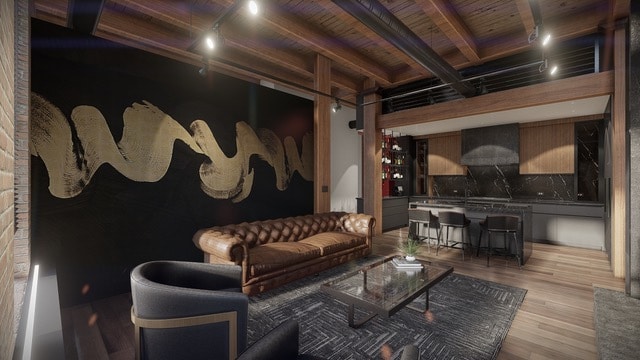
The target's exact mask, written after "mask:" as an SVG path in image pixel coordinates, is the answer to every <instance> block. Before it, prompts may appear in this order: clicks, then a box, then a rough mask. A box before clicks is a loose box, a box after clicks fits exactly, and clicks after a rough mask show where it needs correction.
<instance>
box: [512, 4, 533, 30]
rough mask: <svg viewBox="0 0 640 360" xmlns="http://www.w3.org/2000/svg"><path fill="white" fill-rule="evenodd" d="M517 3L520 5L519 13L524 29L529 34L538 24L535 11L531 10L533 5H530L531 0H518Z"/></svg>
mask: <svg viewBox="0 0 640 360" xmlns="http://www.w3.org/2000/svg"><path fill="white" fill-rule="evenodd" d="M516 5H517V6H518V14H520V19H521V20H522V26H523V27H524V31H525V32H526V33H527V34H529V33H531V31H532V30H533V28H534V27H535V26H536V22H535V20H534V19H533V13H532V12H531V6H530V5H529V0H516Z"/></svg>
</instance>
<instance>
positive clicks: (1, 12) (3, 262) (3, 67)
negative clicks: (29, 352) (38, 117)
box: [0, 0, 15, 359]
mask: <svg viewBox="0 0 640 360" xmlns="http://www.w3.org/2000/svg"><path fill="white" fill-rule="evenodd" d="M14 17H15V12H14V1H7V0H2V1H0V329H2V330H3V331H0V359H10V358H11V356H12V354H13V344H14V341H15V336H14V331H6V330H7V329H13V328H14V317H13V316H14V315H13V314H14V285H13V277H14V265H13V264H14V260H13V253H14V251H13V247H14V243H13V232H14V228H13V226H14V206H13V202H14V191H13V188H14V181H13V174H14V169H13V163H14V160H13V159H14V158H13V139H14V133H13V128H14V127H13V121H14V91H13V88H14V23H15V22H14Z"/></svg>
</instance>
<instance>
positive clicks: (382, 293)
mask: <svg viewBox="0 0 640 360" xmlns="http://www.w3.org/2000/svg"><path fill="white" fill-rule="evenodd" d="M393 258H394V256H391V257H388V258H385V259H383V260H381V261H378V262H375V263H373V264H371V265H368V266H366V267H364V268H362V269H360V270H358V271H356V272H353V273H350V274H347V275H345V276H342V277H340V278H338V279H335V280H333V281H330V282H327V283H325V284H323V285H322V290H323V291H326V292H328V293H331V294H333V295H334V296H335V297H336V298H338V299H340V300H344V301H347V302H348V303H352V304H353V303H355V304H358V305H369V306H367V307H370V306H373V309H371V310H376V311H377V312H378V313H380V314H381V315H387V316H389V315H390V314H392V313H394V312H395V311H397V310H398V308H400V307H402V306H404V305H406V304H407V303H408V302H410V301H411V300H413V299H414V298H415V297H417V295H420V294H422V293H423V292H425V291H426V290H428V289H429V288H430V287H431V286H433V285H435V284H436V283H437V282H439V281H440V280H442V279H443V278H444V277H445V276H447V275H448V274H450V273H451V272H453V268H452V267H450V266H441V265H436V264H432V263H431V262H429V261H423V260H416V262H419V263H420V264H422V268H421V269H399V268H397V267H396V266H395V265H394V264H393V263H392V262H391V261H392V260H393Z"/></svg>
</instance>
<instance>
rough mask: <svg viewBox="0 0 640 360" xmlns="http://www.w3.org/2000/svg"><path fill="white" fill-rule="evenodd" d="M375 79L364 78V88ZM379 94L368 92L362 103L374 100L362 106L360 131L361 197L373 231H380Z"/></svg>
mask: <svg viewBox="0 0 640 360" xmlns="http://www.w3.org/2000/svg"><path fill="white" fill-rule="evenodd" d="M374 87H375V81H373V80H370V79H369V80H366V81H365V83H364V88H365V89H373V88H374ZM378 100H380V95H378V94H376V93H369V94H366V95H365V96H364V103H365V104H366V103H369V102H373V101H375V103H373V104H370V105H365V106H364V108H363V119H364V128H363V133H362V149H363V150H362V198H363V202H364V204H363V208H364V212H365V214H369V215H371V216H373V217H374V218H375V219H376V227H375V233H376V234H381V233H382V146H381V144H382V132H381V131H382V130H381V129H379V128H377V125H376V124H377V119H378V115H379V114H380V109H381V108H382V106H381V104H380V103H379V102H377V101H378Z"/></svg>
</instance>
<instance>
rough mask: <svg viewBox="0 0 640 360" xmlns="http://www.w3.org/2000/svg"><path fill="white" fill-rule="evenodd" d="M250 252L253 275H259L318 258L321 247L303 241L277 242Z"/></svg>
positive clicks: (257, 247)
mask: <svg viewBox="0 0 640 360" xmlns="http://www.w3.org/2000/svg"><path fill="white" fill-rule="evenodd" d="M249 254H250V255H249V258H250V259H251V264H250V265H249V266H250V272H251V276H257V275H261V274H266V273H269V272H272V271H275V270H278V269H282V268H285V267H287V266H289V265H292V264H297V263H300V262H303V261H307V260H311V259H315V258H318V257H319V256H320V249H319V248H318V247H317V246H314V245H311V244H305V243H301V242H294V241H291V242H275V243H268V244H264V245H260V246H256V247H254V248H251V250H249Z"/></svg>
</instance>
